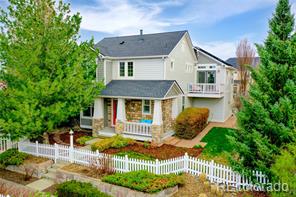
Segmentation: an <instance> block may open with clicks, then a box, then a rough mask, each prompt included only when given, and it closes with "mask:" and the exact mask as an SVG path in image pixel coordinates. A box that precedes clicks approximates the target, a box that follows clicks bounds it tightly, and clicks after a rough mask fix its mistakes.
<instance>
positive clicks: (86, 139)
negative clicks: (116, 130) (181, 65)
mask: <svg viewBox="0 0 296 197" xmlns="http://www.w3.org/2000/svg"><path fill="white" fill-rule="evenodd" d="M91 139H93V137H92V136H82V137H80V138H78V139H76V142H77V143H78V144H80V145H85V143H86V142H87V141H88V140H91Z"/></svg>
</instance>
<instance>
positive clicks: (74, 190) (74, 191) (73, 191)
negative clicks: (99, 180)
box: [57, 180, 110, 197]
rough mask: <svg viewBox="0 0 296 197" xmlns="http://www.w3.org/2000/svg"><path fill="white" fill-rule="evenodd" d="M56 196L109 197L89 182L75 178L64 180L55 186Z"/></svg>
mask: <svg viewBox="0 0 296 197" xmlns="http://www.w3.org/2000/svg"><path fill="white" fill-rule="evenodd" d="M57 194H58V197H74V196H75V197H90V196H91V197H110V196H109V195H107V194H105V193H103V192H100V191H99V190H97V189H96V188H95V187H94V186H92V184H90V183H82V182H78V181H75V180H72V181H66V182H64V183H62V184H60V185H59V186H58V187H57Z"/></svg>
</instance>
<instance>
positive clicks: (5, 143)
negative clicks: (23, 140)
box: [0, 136, 17, 153]
mask: <svg viewBox="0 0 296 197" xmlns="http://www.w3.org/2000/svg"><path fill="white" fill-rule="evenodd" d="M10 148H17V142H13V141H11V140H10V138H9V137H3V136H0V153H2V152H4V151H6V150H7V149H10Z"/></svg>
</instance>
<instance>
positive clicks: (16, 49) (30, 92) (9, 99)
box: [0, 0, 102, 138]
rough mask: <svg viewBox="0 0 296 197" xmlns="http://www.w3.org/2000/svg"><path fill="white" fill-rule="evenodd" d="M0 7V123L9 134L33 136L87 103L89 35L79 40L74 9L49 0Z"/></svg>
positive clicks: (91, 87)
mask: <svg viewBox="0 0 296 197" xmlns="http://www.w3.org/2000/svg"><path fill="white" fill-rule="evenodd" d="M9 4H10V5H9V6H8V8H7V9H6V10H1V13H0V23H1V25H0V26H1V34H0V61H1V65H2V66H1V67H2V69H1V72H0V81H5V82H6V84H7V88H6V89H4V90H2V91H0V101H1V102H0V128H1V130H2V132H4V133H9V134H11V136H12V137H13V138H19V137H24V136H28V137H30V138H34V137H38V136H40V135H42V134H43V132H45V131H50V130H52V129H53V128H55V127H56V126H58V125H59V124H61V123H62V122H65V121H67V120H68V119H69V118H70V117H73V116H76V115H77V114H79V112H80V110H81V109H83V108H85V107H88V106H89V105H90V104H91V103H92V102H93V98H94V96H95V95H97V94H99V91H100V89H101V88H102V85H101V84H97V83H95V82H94V79H95V69H96V57H97V55H98V51H97V50H94V48H93V46H94V43H93V40H91V41H88V42H80V43H79V40H78V39H79V34H78V32H79V28H80V23H81V17H80V15H79V14H74V15H70V5H69V4H64V3H63V2H62V1H59V2H56V1H54V0H9Z"/></svg>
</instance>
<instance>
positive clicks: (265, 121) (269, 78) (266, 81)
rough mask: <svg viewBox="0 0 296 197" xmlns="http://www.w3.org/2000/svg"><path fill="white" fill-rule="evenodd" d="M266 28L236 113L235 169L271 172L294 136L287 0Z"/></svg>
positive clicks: (295, 49)
mask: <svg viewBox="0 0 296 197" xmlns="http://www.w3.org/2000/svg"><path fill="white" fill-rule="evenodd" d="M269 28H270V30H269V33H268V37H267V39H266V40H265V42H264V44H263V45H257V50H258V53H259V56H260V61H261V62H260V65H259V68H258V69H257V70H256V69H252V78H253V79H254V83H253V84H252V86H251V88H250V90H249V95H250V96H249V98H248V99H244V98H243V99H242V104H243V108H242V110H241V111H240V112H239V113H238V115H237V117H238V127H239V130H238V131H237V132H236V133H234V136H233V137H232V140H231V141H232V145H233V146H234V148H235V150H236V151H237V152H238V153H239V159H238V160H234V159H233V160H231V163H232V164H233V167H234V168H235V169H236V170H238V171H244V172H245V173H246V172H247V171H248V170H254V169H258V170H261V171H263V172H265V173H266V174H268V175H271V173H270V166H271V165H272V164H273V163H274V158H275V156H276V155H278V154H279V151H280V148H281V147H283V146H284V145H286V144H287V143H290V142H293V141H295V140H296V127H295V124H296V84H295V83H296V36H295V34H294V16H293V15H292V14H291V8H290V5H289V1H288V0H279V2H278V4H277V7H276V11H275V13H274V14H273V17H272V19H271V20H270V21H269ZM246 169H247V170H246ZM248 172H249V171H248Z"/></svg>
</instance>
